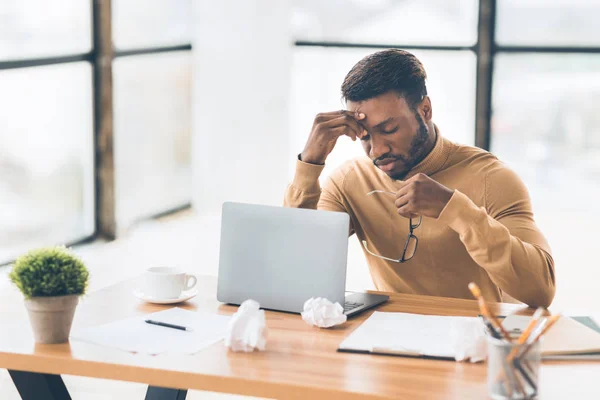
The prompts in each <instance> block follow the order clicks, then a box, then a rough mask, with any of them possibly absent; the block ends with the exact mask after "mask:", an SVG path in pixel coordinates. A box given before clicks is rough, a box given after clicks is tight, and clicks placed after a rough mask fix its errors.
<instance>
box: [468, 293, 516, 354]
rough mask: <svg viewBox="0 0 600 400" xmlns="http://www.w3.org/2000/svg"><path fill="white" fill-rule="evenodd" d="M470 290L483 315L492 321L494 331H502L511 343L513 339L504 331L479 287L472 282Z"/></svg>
mask: <svg viewBox="0 0 600 400" xmlns="http://www.w3.org/2000/svg"><path fill="white" fill-rule="evenodd" d="M469 290H470V291H471V293H473V296H474V297H475V298H476V299H477V301H478V302H479V310H480V311H481V314H482V315H483V316H484V317H486V318H487V319H488V320H489V321H490V323H491V324H492V326H493V327H494V329H496V330H498V331H500V333H501V334H502V336H503V337H504V339H506V340H507V341H509V342H511V341H512V339H511V338H510V334H509V333H508V332H507V331H506V329H504V328H503V327H502V324H501V323H500V322H499V321H498V319H496V317H495V316H494V315H493V314H492V313H491V312H490V309H489V308H488V306H487V303H486V302H485V299H484V298H483V295H482V294H481V290H480V289H479V286H477V284H476V283H475V282H471V283H469Z"/></svg>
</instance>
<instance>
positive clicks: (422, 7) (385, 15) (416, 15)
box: [292, 0, 478, 45]
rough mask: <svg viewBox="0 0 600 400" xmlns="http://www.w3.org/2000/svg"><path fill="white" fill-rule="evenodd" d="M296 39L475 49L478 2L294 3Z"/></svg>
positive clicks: (310, 0)
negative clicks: (452, 46)
mask: <svg viewBox="0 0 600 400" xmlns="http://www.w3.org/2000/svg"><path fill="white" fill-rule="evenodd" d="M293 4H294V7H293V9H292V29H293V34H294V38H295V39H296V40H312V41H342V42H353V43H383V44H386V43H387V44H400V45H406V44H421V45H472V44H474V43H475V42H476V41H477V12H478V6H477V4H478V3H477V1H476V0H453V1H447V0H427V1H422V0H405V1H370V0H368V1H357V0H330V1H322V0H295V1H294V2H293Z"/></svg>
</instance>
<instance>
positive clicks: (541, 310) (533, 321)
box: [507, 307, 545, 363]
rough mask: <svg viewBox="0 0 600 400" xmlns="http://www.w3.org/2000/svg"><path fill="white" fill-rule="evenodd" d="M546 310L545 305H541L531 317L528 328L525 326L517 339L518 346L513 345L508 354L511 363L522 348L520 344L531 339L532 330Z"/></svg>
mask: <svg viewBox="0 0 600 400" xmlns="http://www.w3.org/2000/svg"><path fill="white" fill-rule="evenodd" d="M544 310H545V309H544V307H539V308H538V309H537V310H536V311H535V313H534V314H533V317H531V321H529V324H528V325H527V328H525V330H524V331H523V333H521V336H519V338H518V339H517V346H515V347H513V349H512V350H511V351H510V353H509V354H508V357H507V360H508V362H509V363H510V362H512V360H513V359H514V358H515V356H516V355H517V353H518V352H519V349H520V348H521V347H520V346H521V345H523V344H524V343H525V342H526V341H527V339H529V336H530V335H531V332H533V328H535V326H536V325H537V323H538V321H539V320H540V318H541V317H542V314H543V313H544Z"/></svg>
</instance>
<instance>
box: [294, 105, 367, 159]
mask: <svg viewBox="0 0 600 400" xmlns="http://www.w3.org/2000/svg"><path fill="white" fill-rule="evenodd" d="M364 118H365V114H363V113H360V112H358V113H355V112H352V111H346V110H342V111H332V112H327V113H320V114H317V116H316V117H315V121H314V123H313V127H312V131H311V132H310V135H309V137H308V141H307V142H306V146H305V147H304V151H303V152H302V154H301V155H300V158H301V160H302V161H304V162H307V163H310V164H325V160H326V159H327V156H328V155H329V153H331V151H332V150H333V148H334V147H335V144H336V142H337V140H338V138H339V137H340V136H343V135H346V136H349V137H350V138H351V139H352V140H356V138H359V139H360V138H361V137H363V136H364V135H365V134H366V132H365V130H364V128H363V127H362V126H361V125H360V124H359V123H358V121H360V120H362V119H364Z"/></svg>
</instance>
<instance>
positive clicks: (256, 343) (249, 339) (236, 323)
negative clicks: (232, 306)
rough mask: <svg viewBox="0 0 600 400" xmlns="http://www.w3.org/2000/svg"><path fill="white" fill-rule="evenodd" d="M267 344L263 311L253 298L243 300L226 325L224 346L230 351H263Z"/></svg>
mask: <svg viewBox="0 0 600 400" xmlns="http://www.w3.org/2000/svg"><path fill="white" fill-rule="evenodd" d="M266 345H267V323H266V321H265V312H264V310H261V309H260V304H258V302H256V301H254V300H246V301H244V302H243V303H242V304H241V305H240V307H239V308H238V310H237V312H236V313H235V314H233V316H232V317H231V320H229V325H228V327H227V335H226V336H225V346H227V347H229V348H230V349H231V350H232V351H244V352H252V351H254V350H255V349H257V350H259V351H264V350H265V347H266Z"/></svg>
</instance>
